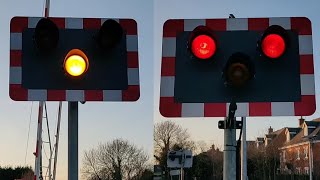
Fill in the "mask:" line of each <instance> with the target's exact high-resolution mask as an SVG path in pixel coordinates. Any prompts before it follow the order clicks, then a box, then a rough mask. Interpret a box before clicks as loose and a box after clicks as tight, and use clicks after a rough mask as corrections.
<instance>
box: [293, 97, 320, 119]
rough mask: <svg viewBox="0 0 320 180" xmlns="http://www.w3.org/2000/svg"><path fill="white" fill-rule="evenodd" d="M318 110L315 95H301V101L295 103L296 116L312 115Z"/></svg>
mask: <svg viewBox="0 0 320 180" xmlns="http://www.w3.org/2000/svg"><path fill="white" fill-rule="evenodd" d="M315 111H316V97H315V95H304V96H301V101H300V102H295V103H294V115H295V116H310V115H312V114H313V113H314V112H315Z"/></svg>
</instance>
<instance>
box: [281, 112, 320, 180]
mask: <svg viewBox="0 0 320 180" xmlns="http://www.w3.org/2000/svg"><path fill="white" fill-rule="evenodd" d="M285 137H286V138H285V143H284V144H283V145H282V146H281V147H279V150H280V154H279V155H280V172H281V173H282V174H309V173H310V169H313V175H314V176H319V177H320V118H318V119H314V120H312V121H304V119H303V118H301V119H299V127H298V128H285ZM310 167H311V168H310Z"/></svg>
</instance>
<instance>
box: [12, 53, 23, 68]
mask: <svg viewBox="0 0 320 180" xmlns="http://www.w3.org/2000/svg"><path fill="white" fill-rule="evenodd" d="M21 60H22V51H21V50H10V66H11V67H17V66H21V65H22V61H21Z"/></svg>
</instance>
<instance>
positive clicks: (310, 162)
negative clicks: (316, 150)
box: [309, 139, 313, 180]
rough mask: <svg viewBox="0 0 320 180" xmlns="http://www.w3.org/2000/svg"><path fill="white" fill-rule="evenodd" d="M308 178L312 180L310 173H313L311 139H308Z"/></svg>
mask: <svg viewBox="0 0 320 180" xmlns="http://www.w3.org/2000/svg"><path fill="white" fill-rule="evenodd" d="M309 167H310V169H309V175H310V176H309V177H310V180H312V178H313V177H312V175H313V174H312V173H313V152H312V139H309Z"/></svg>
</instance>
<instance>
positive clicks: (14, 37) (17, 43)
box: [10, 33, 22, 50]
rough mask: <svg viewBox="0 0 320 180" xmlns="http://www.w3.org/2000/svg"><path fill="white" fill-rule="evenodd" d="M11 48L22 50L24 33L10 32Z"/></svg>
mask: <svg viewBox="0 0 320 180" xmlns="http://www.w3.org/2000/svg"><path fill="white" fill-rule="evenodd" d="M10 50H22V33H10Z"/></svg>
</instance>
